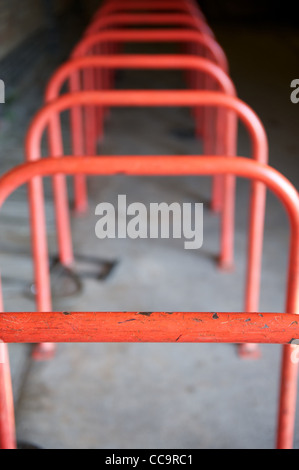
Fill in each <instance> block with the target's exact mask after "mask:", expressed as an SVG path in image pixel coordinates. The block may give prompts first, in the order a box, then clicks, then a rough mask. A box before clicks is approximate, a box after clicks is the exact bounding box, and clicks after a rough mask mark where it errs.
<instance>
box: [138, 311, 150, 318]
mask: <svg viewBox="0 0 299 470" xmlns="http://www.w3.org/2000/svg"><path fill="white" fill-rule="evenodd" d="M152 313H153V312H138V315H145V316H146V317H150V316H151V314H152Z"/></svg>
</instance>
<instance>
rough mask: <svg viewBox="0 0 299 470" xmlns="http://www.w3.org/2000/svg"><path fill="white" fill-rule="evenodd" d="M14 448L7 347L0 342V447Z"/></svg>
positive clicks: (13, 422) (11, 394)
mask: <svg viewBox="0 0 299 470" xmlns="http://www.w3.org/2000/svg"><path fill="white" fill-rule="evenodd" d="M15 448H16V432H15V420H14V403H13V393H12V384H11V374H10V367H9V358H8V347H7V345H6V344H4V343H0V449H15Z"/></svg>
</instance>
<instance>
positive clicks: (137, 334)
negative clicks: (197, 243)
mask: <svg viewBox="0 0 299 470" xmlns="http://www.w3.org/2000/svg"><path fill="white" fill-rule="evenodd" d="M0 324H1V328H0V336H1V339H2V341H4V342H5V343H36V342H38V341H44V342H54V343H74V342H75V343H95V342H98V343H100V342H101V343H107V342H116V343H121V342H125V343H132V342H133V343H138V342H142V343H146V342H150V343H247V342H254V343H264V344H267V343H272V344H292V343H293V344H294V343H296V341H299V321H298V315H296V314H285V313H250V314H248V313H244V312H233V313H227V312H226V313H220V312H42V313H38V312H5V313H0Z"/></svg>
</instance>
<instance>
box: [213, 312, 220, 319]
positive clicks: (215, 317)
mask: <svg viewBox="0 0 299 470" xmlns="http://www.w3.org/2000/svg"><path fill="white" fill-rule="evenodd" d="M213 318H214V320H218V318H219V317H218V315H217V313H216V312H215V313H214V314H213Z"/></svg>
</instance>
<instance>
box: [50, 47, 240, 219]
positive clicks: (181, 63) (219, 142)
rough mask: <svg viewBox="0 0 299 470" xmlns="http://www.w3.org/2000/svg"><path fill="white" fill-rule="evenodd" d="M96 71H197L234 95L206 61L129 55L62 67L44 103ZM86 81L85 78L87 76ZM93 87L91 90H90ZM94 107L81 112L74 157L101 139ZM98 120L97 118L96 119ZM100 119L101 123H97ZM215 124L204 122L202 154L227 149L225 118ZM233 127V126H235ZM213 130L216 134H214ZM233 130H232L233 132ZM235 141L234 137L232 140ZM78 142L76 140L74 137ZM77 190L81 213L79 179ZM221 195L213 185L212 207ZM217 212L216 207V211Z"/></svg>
mask: <svg viewBox="0 0 299 470" xmlns="http://www.w3.org/2000/svg"><path fill="white" fill-rule="evenodd" d="M93 68H97V69H106V70H107V69H108V70H110V69H121V68H124V69H139V68H143V69H154V70H158V69H172V68H173V69H183V70H192V71H195V72H197V71H200V72H201V73H203V74H204V75H205V76H207V77H208V78H209V79H212V81H214V82H216V84H217V88H218V89H219V90H220V91H222V92H223V93H226V94H228V95H231V96H236V91H235V87H234V84H233V82H232V81H231V79H230V78H229V77H228V76H227V75H226V74H225V73H224V72H223V70H222V69H221V68H219V67H218V66H217V65H215V64H213V63H212V62H210V61H209V60H207V59H203V58H200V57H194V56H180V55H158V56H156V55H149V56H147V55H130V56H122V55H121V56H89V57H82V58H80V59H75V60H72V61H70V62H66V63H65V64H63V65H62V66H61V67H60V68H59V69H57V71H56V72H55V73H54V74H53V76H52V77H51V79H50V80H49V82H48V85H47V88H46V93H45V101H46V102H51V101H53V100H55V99H57V98H58V97H59V93H60V91H61V88H62V85H63V84H64V82H65V81H66V80H68V82H69V91H70V92H72V93H73V92H77V91H81V90H82V88H85V89H86V88H88V87H84V83H85V84H86V75H85V74H84V72H86V71H88V70H90V69H93ZM80 72H83V80H81V77H80ZM87 79H88V81H89V76H88V77H87ZM91 88H93V87H91ZM96 111H97V109H96V108H87V109H86V113H85V120H84V124H85V133H84V135H85V149H84V151H83V148H82V146H81V142H82V141H83V136H82V138H81V139H80V146H79V147H78V148H74V155H77V154H83V153H85V154H87V155H94V154H96V153H97V151H96V141H97V139H98V138H101V137H102V134H103V113H101V116H99V115H97V113H96ZM72 113H73V114H74V116H73V119H75V120H79V121H80V122H83V116H81V115H80V114H81V110H80V109H79V108H76V109H75V110H72ZM97 118H98V119H97ZM100 118H101V121H100ZM216 118H217V122H216V123H213V122H207V123H206V126H205V136H206V138H205V140H204V142H205V145H204V151H203V153H205V154H211V153H214V154H224V153H226V151H228V152H229V149H228V148H226V142H225V135H224V134H225V130H226V129H227V122H226V121H227V115H225V113H224V114H223V113H219V112H218V116H216ZM235 127H236V126H235ZM215 130H216V132H215ZM235 130H236V129H235ZM234 140H235V141H237V136H235V137H234ZM78 142H79V138H78ZM79 185H80V190H78V191H76V188H75V192H74V194H75V210H76V211H77V212H82V211H84V210H85V209H86V207H87V194H86V186H85V184H84V181H83V179H82V178H80V179H79V183H78V185H77V188H79ZM222 198H223V195H222V191H221V185H214V191H213V200H212V205H213V208H214V209H215V206H216V205H217V203H218V202H219V201H222ZM219 209H220V208H219Z"/></svg>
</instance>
